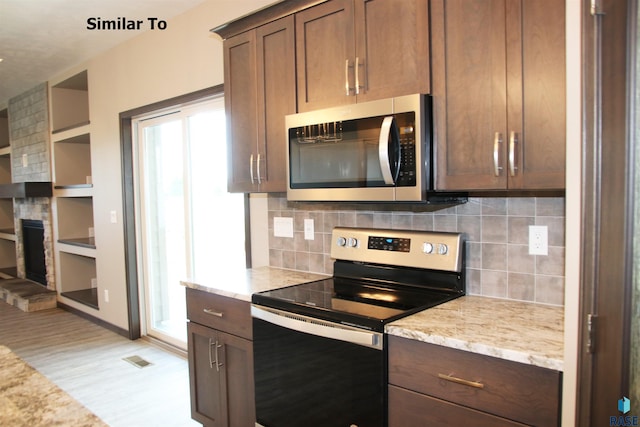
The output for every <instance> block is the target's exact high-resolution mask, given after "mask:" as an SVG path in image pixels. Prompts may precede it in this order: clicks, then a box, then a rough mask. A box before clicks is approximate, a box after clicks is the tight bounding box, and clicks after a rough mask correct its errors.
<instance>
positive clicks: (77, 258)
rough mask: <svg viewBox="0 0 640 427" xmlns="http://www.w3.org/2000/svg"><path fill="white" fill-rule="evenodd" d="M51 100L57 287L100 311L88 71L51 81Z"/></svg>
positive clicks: (72, 298)
mask: <svg viewBox="0 0 640 427" xmlns="http://www.w3.org/2000/svg"><path fill="white" fill-rule="evenodd" d="M50 100H51V101H50V102H51V126H52V129H53V130H52V131H51V141H52V142H51V144H52V150H51V152H52V155H53V188H54V190H53V203H52V205H53V209H54V238H55V240H56V242H57V244H56V245H55V256H56V279H57V283H58V292H59V293H60V296H61V297H62V298H63V302H67V303H69V301H72V302H75V303H80V304H81V305H80V306H79V308H80V307H87V308H90V309H93V310H99V300H98V280H97V272H96V253H97V252H96V242H95V238H94V233H93V227H94V212H93V184H92V177H91V173H92V172H91V125H90V120H89V117H90V114H89V84H88V76H87V72H86V71H82V72H80V73H78V74H76V75H74V76H71V77H69V78H68V79H66V80H64V81H62V82H59V83H57V84H54V85H52V86H51V93H50ZM65 298H66V299H68V301H65V300H64V299H65Z"/></svg>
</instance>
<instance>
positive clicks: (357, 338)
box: [251, 305, 383, 350]
mask: <svg viewBox="0 0 640 427" xmlns="http://www.w3.org/2000/svg"><path fill="white" fill-rule="evenodd" d="M251 316H252V317H254V318H256V319H260V320H264V321H265V322H268V323H272V324H274V325H278V326H282V327H283V328H287V329H291V330H293V331H298V332H303V333H307V334H312V335H317V336H319V337H325V338H331V339H337V340H340V341H346V342H349V343H352V344H357V345H361V346H365V347H370V348H375V349H377V350H382V348H383V334H382V333H380V332H374V331H366V330H363V329H360V328H356V327H351V326H347V325H341V324H339V323H333V322H327V321H324V320H320V319H314V318H313V317H308V316H303V315H300V314H296V313H289V312H287V311H282V310H277V309H273V308H265V307H256V306H255V305H252V306H251Z"/></svg>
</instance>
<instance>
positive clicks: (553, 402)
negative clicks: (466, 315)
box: [389, 336, 561, 426]
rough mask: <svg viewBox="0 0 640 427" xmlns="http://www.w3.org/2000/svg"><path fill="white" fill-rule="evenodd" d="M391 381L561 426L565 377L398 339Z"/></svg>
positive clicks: (392, 348) (392, 342) (392, 349)
mask: <svg viewBox="0 0 640 427" xmlns="http://www.w3.org/2000/svg"><path fill="white" fill-rule="evenodd" d="M389 382H390V383H391V384H394V385H397V386H400V387H404V388H406V389H409V390H413V391H417V392H419V393H422V394H427V395H430V396H433V397H437V398H439V399H443V400H447V401H450V402H454V403H457V404H460V405H463V406H466V407H470V408H474V409H478V410H480V411H483V412H488V413H491V414H494V415H498V416H501V417H505V418H508V419H511V420H516V421H518V422H522V423H525V424H531V425H536V426H557V425H558V424H559V417H560V401H561V373H560V372H557V371H553V370H550V369H544V368H540V367H537V366H532V365H525V364H522V363H516V362H511V361H508V360H503V359H498V358H495V357H489V356H484V355H479V354H475V353H470V352H467V351H461V350H456V349H452V348H447V347H442V346H438V345H433V344H427V343H424V342H420V341H414V340H409V339H406V338H400V337H395V336H390V337H389Z"/></svg>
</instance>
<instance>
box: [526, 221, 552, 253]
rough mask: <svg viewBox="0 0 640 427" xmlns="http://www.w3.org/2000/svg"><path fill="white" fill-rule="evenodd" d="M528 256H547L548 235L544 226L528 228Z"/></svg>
mask: <svg viewBox="0 0 640 427" xmlns="http://www.w3.org/2000/svg"><path fill="white" fill-rule="evenodd" d="M529 255H549V234H548V229H547V226H546V225H530V226H529Z"/></svg>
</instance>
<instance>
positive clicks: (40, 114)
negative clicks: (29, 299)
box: [8, 83, 56, 290]
mask: <svg viewBox="0 0 640 427" xmlns="http://www.w3.org/2000/svg"><path fill="white" fill-rule="evenodd" d="M8 116H9V138H10V142H11V181H12V183H37V182H39V183H47V184H48V190H49V194H51V193H50V191H51V154H50V144H49V108H48V90H47V84H46V83H42V84H40V85H38V86H36V87H34V88H32V89H31V90H29V91H27V92H25V93H23V94H21V95H19V96H17V97H15V98H12V99H11V100H10V101H9V106H8ZM45 186H46V185H45ZM15 197H16V198H14V201H13V214H14V225H15V235H16V269H17V276H18V278H21V279H24V278H26V270H25V241H24V232H23V228H22V223H23V220H33V221H41V222H42V227H43V251H44V263H45V268H46V272H45V274H44V276H45V280H42V281H43V282H45V283H46V287H47V288H48V289H50V290H55V289H56V280H55V268H54V258H53V224H52V208H51V197H32V195H31V194H21V195H16V196H15ZM32 280H33V279H32Z"/></svg>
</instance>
